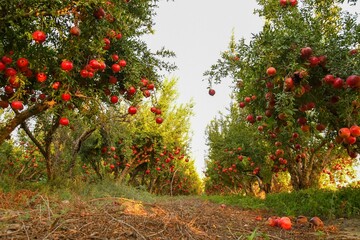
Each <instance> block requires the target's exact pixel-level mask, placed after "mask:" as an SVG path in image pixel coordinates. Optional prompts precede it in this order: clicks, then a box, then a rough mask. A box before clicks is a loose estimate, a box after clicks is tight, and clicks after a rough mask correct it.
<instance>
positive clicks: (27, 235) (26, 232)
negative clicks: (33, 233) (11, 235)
mask: <svg viewBox="0 0 360 240" xmlns="http://www.w3.org/2000/svg"><path fill="white" fill-rule="evenodd" d="M21 223H22V224H23V228H24V231H25V234H26V237H27V239H29V240H30V237H29V233H28V231H27V229H26V225H25V223H24V222H23V221H21Z"/></svg>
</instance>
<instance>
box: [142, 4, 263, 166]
mask: <svg viewBox="0 0 360 240" xmlns="http://www.w3.org/2000/svg"><path fill="white" fill-rule="evenodd" d="M255 8H256V1H255V0H226V1H209V0H196V1H194V0H176V1H174V2H173V1H165V0H162V1H160V7H159V8H158V9H157V16H156V18H155V22H156V25H155V26H154V29H155V34H154V35H152V36H149V37H148V38H146V41H147V42H148V44H149V47H150V48H151V49H152V50H157V49H160V48H161V47H163V46H164V47H166V48H167V49H169V50H172V51H174V52H175V53H176V55H177V57H176V58H175V59H174V61H175V63H176V65H177V66H178V68H179V69H178V70H177V71H176V72H174V73H172V74H171V76H175V77H178V78H179V83H178V91H179V93H180V99H179V102H189V101H190V99H193V100H194V103H195V108H194V112H195V116H194V117H193V118H192V119H191V127H192V132H193V138H192V145H191V147H192V154H193V158H194V159H195V161H196V162H195V165H196V167H197V169H198V171H199V172H201V171H202V170H204V159H205V156H206V151H207V147H206V145H205V141H206V139H205V128H206V126H207V124H208V123H209V122H210V121H211V120H212V119H213V118H214V117H215V116H216V115H217V114H218V112H219V111H222V112H226V110H225V108H226V107H228V106H229V104H230V96H229V95H230V92H231V89H230V87H229V84H230V83H231V80H230V79H228V80H226V81H225V82H224V83H223V84H221V85H215V86H214V89H215V90H216V94H215V95H214V96H213V97H211V96H210V95H209V94H208V90H207V87H208V83H207V81H202V80H203V79H204V77H203V73H204V72H205V71H206V70H208V69H209V68H210V66H211V65H212V64H214V63H215V62H216V60H217V59H218V58H219V57H220V52H221V51H224V50H226V48H227V46H228V43H229V40H230V36H231V33H232V31H234V33H235V36H236V38H237V39H239V38H241V37H244V38H246V39H250V37H251V33H257V32H259V31H260V29H261V26H262V21H261V19H260V18H259V17H258V16H256V15H253V10H254V9H255Z"/></svg>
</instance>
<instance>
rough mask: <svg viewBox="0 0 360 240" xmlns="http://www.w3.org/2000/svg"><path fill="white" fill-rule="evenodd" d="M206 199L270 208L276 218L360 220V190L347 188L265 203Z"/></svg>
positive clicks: (298, 193) (270, 196)
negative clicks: (280, 216) (304, 217)
mask: <svg viewBox="0 0 360 240" xmlns="http://www.w3.org/2000/svg"><path fill="white" fill-rule="evenodd" d="M204 198H205V199H208V200H210V201H213V202H216V203H220V204H222V203H223V204H227V205H235V206H239V207H241V208H244V209H266V210H269V211H271V212H272V213H273V214H276V215H286V216H298V215H305V216H319V217H321V218H324V219H334V218H340V217H345V218H351V217H353V218H359V217H360V188H343V189H340V190H337V191H331V190H319V189H308V190H302V191H296V192H291V193H276V194H268V195H267V196H266V199H265V200H261V199H257V198H254V197H248V196H239V195H237V196H235V195H233V196H205V197H204Z"/></svg>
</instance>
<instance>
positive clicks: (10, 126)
mask: <svg viewBox="0 0 360 240" xmlns="http://www.w3.org/2000/svg"><path fill="white" fill-rule="evenodd" d="M48 108H49V105H48V104H46V103H41V104H36V105H34V106H32V107H30V108H28V109H26V110H25V111H23V112H21V113H18V114H16V115H15V117H14V118H13V119H11V120H10V121H8V122H7V123H6V124H5V126H3V127H1V128H0V145H1V144H2V143H3V142H4V141H5V140H6V139H7V138H8V137H9V136H10V134H11V133H12V132H13V131H14V130H15V128H16V127H17V126H19V125H20V124H22V123H23V122H24V121H25V120H26V119H28V118H30V117H32V116H35V115H38V114H40V113H42V112H44V111H45V110H46V109H48Z"/></svg>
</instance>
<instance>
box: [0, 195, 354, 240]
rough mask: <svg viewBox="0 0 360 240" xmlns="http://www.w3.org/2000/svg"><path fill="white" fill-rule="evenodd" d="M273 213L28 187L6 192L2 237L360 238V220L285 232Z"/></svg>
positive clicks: (0, 198) (1, 202) (0, 204)
mask: <svg viewBox="0 0 360 240" xmlns="http://www.w3.org/2000/svg"><path fill="white" fill-rule="evenodd" d="M259 216H261V218H262V219H261V220H259ZM269 216H270V214H269V213H268V212H265V211H254V210H242V209H240V208H237V207H230V206H224V205H219V204H215V203H211V202H208V201H204V200H202V199H199V198H174V200H166V201H161V202H159V203H155V204H148V203H143V202H139V201H133V200H129V199H123V198H113V197H106V198H98V199H91V200H88V201H83V200H81V199H76V200H73V201H60V200H51V199H48V198H47V197H45V196H41V195H34V193H32V192H29V191H26V190H24V191H23V192H20V193H18V195H16V196H14V195H13V196H7V195H4V194H2V195H1V194H0V239H16V240H20V239H311V240H313V239H336V240H338V239H360V219H351V220H348V219H337V220H334V221H332V222H326V221H325V228H324V229H323V230H322V231H315V230H313V229H311V228H309V227H308V226H307V225H306V226H297V225H296V224H294V226H293V228H292V230H289V231H284V230H281V229H280V228H277V227H269V226H267V225H266V224H265V221H266V219H267V217H269ZM257 217H258V219H256V218H257ZM251 236H254V237H253V238H249V237H251Z"/></svg>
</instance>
